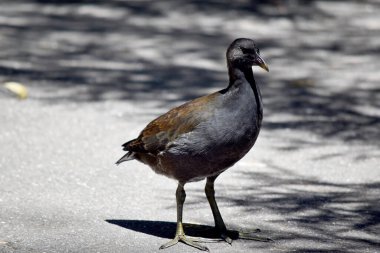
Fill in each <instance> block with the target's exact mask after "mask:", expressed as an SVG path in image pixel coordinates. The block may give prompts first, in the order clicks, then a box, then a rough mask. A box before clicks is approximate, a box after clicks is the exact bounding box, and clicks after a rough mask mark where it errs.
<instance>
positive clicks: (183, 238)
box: [160, 235, 210, 251]
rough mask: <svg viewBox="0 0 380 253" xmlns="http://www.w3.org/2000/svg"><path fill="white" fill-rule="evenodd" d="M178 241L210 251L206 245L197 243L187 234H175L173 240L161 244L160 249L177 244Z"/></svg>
mask: <svg viewBox="0 0 380 253" xmlns="http://www.w3.org/2000/svg"><path fill="white" fill-rule="evenodd" d="M178 242H182V243H184V244H186V245H189V246H191V247H194V248H197V249H199V250H202V251H210V250H209V249H208V248H207V247H206V246H203V245H201V244H198V243H196V242H195V241H193V240H192V239H190V238H187V237H186V236H185V235H180V236H178V235H177V236H175V237H174V239H173V240H171V241H169V242H167V243H165V244H163V245H161V247H160V249H166V248H169V247H171V246H173V245H176V244H177V243H178Z"/></svg>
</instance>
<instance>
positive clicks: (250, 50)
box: [241, 47, 255, 54]
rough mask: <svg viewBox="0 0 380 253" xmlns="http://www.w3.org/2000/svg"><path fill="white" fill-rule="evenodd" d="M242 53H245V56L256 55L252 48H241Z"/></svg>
mask: <svg viewBox="0 0 380 253" xmlns="http://www.w3.org/2000/svg"><path fill="white" fill-rule="evenodd" d="M241 51H242V52H243V53H244V54H252V53H254V52H255V51H254V50H252V49H250V48H243V47H242V48H241Z"/></svg>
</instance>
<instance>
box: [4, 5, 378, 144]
mask: <svg viewBox="0 0 380 253" xmlns="http://www.w3.org/2000/svg"><path fill="white" fill-rule="evenodd" d="M12 3H13V2H12V1H9V3H8V1H5V2H2V4H1V8H0V14H1V15H4V19H2V21H1V22H0V34H2V36H3V37H2V43H1V44H0V50H1V52H2V53H1V55H0V81H8V80H11V81H21V82H23V83H24V84H26V85H27V87H30V90H31V91H30V93H31V95H30V99H36V100H38V101H44V102H47V103H50V104H55V103H67V102H76V103H94V102H104V101H129V102H134V101H140V102H141V101H156V102H157V103H158V104H159V105H160V106H161V107H163V108H165V109H167V108H170V107H172V106H174V105H177V104H179V103H181V102H183V101H186V100H190V99H192V98H195V97H197V96H200V95H204V94H208V93H210V91H211V90H215V91H216V90H218V89H222V88H224V87H225V86H226V85H227V72H226V67H225V58H224V53H225V50H226V47H227V46H228V44H229V43H230V42H231V41H232V40H233V39H234V38H236V36H243V35H244V36H246V37H257V40H258V45H259V47H260V49H261V52H262V55H263V57H264V58H265V59H267V61H268V63H269V65H270V68H271V72H270V73H269V75H261V74H258V75H257V79H258V82H259V83H260V84H262V85H261V87H262V93H263V98H264V105H265V117H266V118H265V121H264V127H265V128H266V129H267V130H270V131H276V130H281V129H292V130H300V131H307V132H311V133H313V134H317V135H319V136H322V137H324V138H335V139H339V140H343V141H345V142H353V143H355V142H357V143H365V144H371V145H374V146H379V145H380V144H379V143H380V142H378V141H377V140H378V139H380V132H379V131H378V129H379V128H380V115H379V113H378V108H379V106H380V102H379V101H380V90H379V89H378V88H377V86H376V85H377V82H378V79H379V78H378V77H377V76H376V75H374V74H373V73H374V72H373V71H375V69H377V67H376V66H377V65H374V63H375V62H376V54H377V52H378V50H377V47H376V43H374V42H373V41H374V39H375V37H374V34H373V33H371V29H372V28H371V23H369V24H368V27H367V26H365V23H363V22H362V23H361V24H363V27H362V29H357V28H356V27H357V25H356V23H351V20H354V21H355V19H357V20H361V15H362V16H363V17H366V16H368V15H369V14H370V13H369V14H368V13H367V12H365V10H367V9H365V8H364V7H363V9H361V5H358V4H357V3H356V1H345V3H347V4H345V6H351V7H350V8H351V9H352V10H355V11H354V12H353V13H357V15H356V16H355V15H350V14H349V13H350V10H351V9H347V8H348V7H346V9H345V10H346V12H347V13H348V14H346V15H348V16H349V17H350V22H346V23H347V24H346V25H345V26H344V27H341V25H340V24H341V23H342V22H345V18H346V16H345V15H342V14H340V13H336V12H333V11H331V10H332V7H334V5H338V7H339V6H340V5H339V4H341V1H331V2H329V3H327V2H326V1H248V0H247V1H238V2H236V3H233V4H230V5H228V7H229V8H227V7H226V5H225V4H222V3H221V2H218V1H202V2H199V1H189V2H187V3H186V4H184V3H178V2H176V1H152V2H150V3H149V4H146V2H141V3H140V2H128V1H95V2H94V1H91V4H89V3H90V1H72V0H69V1H55V0H39V1H25V2H22V1H21V2H20V3H24V4H19V5H17V4H12ZM294 3H296V5H294ZM367 4H368V5H369V6H372V7H373V8H378V7H379V6H378V5H377V4H375V3H372V2H371V1H368V3H367ZM330 5H332V7H331V6H330ZM367 14H368V15H367ZM326 38H328V39H326ZM272 66H273V72H272ZM362 66H363V67H364V66H368V68H369V69H367V68H363V67H362ZM356 68H358V71H357V73H355V72H353V71H352V69H356ZM372 68H373V69H374V70H372ZM336 87H338V88H336ZM34 91H36V92H34ZM38 91H40V92H38ZM35 94H37V95H35ZM158 98H159V99H158Z"/></svg>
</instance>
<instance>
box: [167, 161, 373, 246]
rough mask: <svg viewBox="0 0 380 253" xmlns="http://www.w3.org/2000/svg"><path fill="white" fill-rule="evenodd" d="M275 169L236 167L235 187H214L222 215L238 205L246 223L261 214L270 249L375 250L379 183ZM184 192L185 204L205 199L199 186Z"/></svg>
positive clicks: (226, 185)
mask: <svg viewBox="0 0 380 253" xmlns="http://www.w3.org/2000/svg"><path fill="white" fill-rule="evenodd" d="M274 170H275V172H254V171H251V172H246V171H249V170H248V169H247V170H246V171H239V172H238V173H235V174H234V177H236V178H231V180H230V181H231V182H237V181H238V182H239V184H238V185H237V184H233V183H231V184H228V182H225V183H224V186H223V189H221V190H219V189H218V186H217V185H216V192H217V196H216V198H217V201H218V204H219V205H220V210H221V212H222V214H223V209H225V208H232V207H233V208H237V207H238V208H239V210H240V211H239V217H241V218H242V219H243V218H244V217H252V219H251V222H252V223H255V222H259V220H255V217H257V215H259V216H260V215H262V214H263V213H265V214H266V220H265V221H260V222H261V224H262V226H265V227H266V228H265V229H264V230H265V233H267V232H268V231H269V235H270V236H269V237H270V238H271V239H273V240H274V241H275V242H276V246H275V247H276V248H278V249H284V250H285V251H291V252H324V250H326V251H329V252H362V250H363V249H366V252H375V251H376V250H377V249H379V247H380V240H379V237H378V231H379V229H380V182H372V183H361V184H359V183H357V184H350V183H330V182H325V181H322V180H318V179H314V178H310V177H307V178H305V177H301V176H299V175H297V174H295V173H294V172H292V171H289V170H286V169H283V168H274ZM252 182H254V183H252ZM188 195H189V196H191V198H192V200H191V201H187V202H186V204H187V205H188V206H189V208H191V206H194V205H197V204H198V203H200V202H202V201H204V192H203V191H201V190H190V191H189V192H188ZM194 196H195V197H194ZM171 208H173V207H171ZM197 208H199V207H197ZM255 214H257V215H255ZM268 217H269V218H268ZM244 220H246V219H244ZM227 223H228V221H227ZM252 247H260V245H256V244H252Z"/></svg>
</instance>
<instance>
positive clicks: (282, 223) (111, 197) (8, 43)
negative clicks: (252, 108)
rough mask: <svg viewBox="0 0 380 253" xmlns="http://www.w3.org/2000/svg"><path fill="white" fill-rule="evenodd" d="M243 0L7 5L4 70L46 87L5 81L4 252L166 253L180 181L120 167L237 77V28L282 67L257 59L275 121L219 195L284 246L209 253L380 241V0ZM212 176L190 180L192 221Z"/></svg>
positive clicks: (0, 41) (366, 246) (1, 43)
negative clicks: (197, 100)
mask: <svg viewBox="0 0 380 253" xmlns="http://www.w3.org/2000/svg"><path fill="white" fill-rule="evenodd" d="M237 2H238V3H236V4H234V5H231V6H226V5H224V4H221V3H220V2H218V1H210V2H207V3H204V1H191V2H187V3H185V2H179V1H178V2H177V1H176V2H175V1H152V2H148V1H139V2H125V1H117V0H113V1H68V0H67V1H58V0H57V1H54V0H50V1H49V0H38V1H30V2H26V1H11V0H5V1H1V3H0V82H5V81H18V82H22V83H24V84H25V85H27V87H28V88H29V92H30V98H29V99H27V100H24V101H19V100H17V99H15V98H12V97H8V96H6V95H4V94H1V93H0V120H1V123H0V144H1V145H0V153H1V156H0V210H1V211H0V252H4V253H5V252H36V253H37V252H38V253H41V252H158V247H159V246H160V245H161V244H163V243H165V242H166V241H167V240H168V239H169V238H171V237H172V235H173V233H174V231H175V223H174V221H175V219H176V218H175V200H174V192H175V188H176V183H175V182H174V181H171V180H169V179H166V178H164V177H161V176H157V175H155V174H154V173H153V172H152V171H151V170H150V169H148V168H147V167H145V166H143V165H141V164H138V163H136V162H130V163H125V164H123V165H121V166H119V167H117V166H115V165H114V162H115V161H116V160H117V159H118V158H119V157H120V156H121V155H122V154H123V152H122V151H121V150H120V145H121V144H122V143H123V142H124V141H127V140H129V139H130V138H132V137H135V136H136V135H137V134H138V133H139V131H140V130H141V129H142V128H143V127H144V126H145V124H146V123H147V122H148V121H150V120H151V119H153V118H154V117H155V116H157V115H159V114H160V113H162V112H165V111H166V110H167V109H168V108H170V107H173V106H174V105H177V104H180V103H182V102H183V101H186V100H188V99H191V98H194V97H196V96H198V95H200V94H207V93H209V92H211V91H214V90H217V89H221V88H223V87H225V86H226V82H227V76H226V70H225V59H224V51H225V49H226V47H227V46H228V44H229V43H230V42H231V41H232V40H233V39H234V38H236V37H253V38H256V39H257V41H258V44H259V46H260V48H261V54H262V56H263V57H264V59H266V60H267V62H268V64H269V66H270V70H271V72H270V73H268V74H266V73H264V72H263V71H260V70H258V69H257V70H255V74H256V78H257V80H258V81H259V83H260V84H261V87H262V93H263V97H264V103H265V115H264V117H265V119H264V126H263V130H262V133H261V135H260V137H259V139H258V142H257V144H256V145H255V147H254V149H253V150H252V151H251V152H250V153H249V154H248V155H247V156H246V157H245V158H244V159H243V160H241V161H240V162H239V163H238V164H236V165H235V166H234V167H233V168H231V169H230V170H228V171H227V172H225V173H224V174H223V175H222V176H221V177H220V178H219V179H218V181H217V185H216V190H217V197H218V201H219V204H220V208H221V212H222V214H223V216H224V219H225V221H226V222H227V225H228V226H229V227H231V228H235V229H246V230H250V229H254V228H256V227H259V228H261V230H262V232H261V235H263V236H269V237H271V238H272V239H274V240H275V242H273V243H262V242H252V241H235V242H234V243H233V245H232V246H229V245H227V244H226V243H212V244H208V247H209V248H210V250H211V251H212V252H379V251H380V239H379V238H380V232H379V231H380V211H379V210H380V202H379V201H380V197H379V196H380V170H379V163H380V150H379V147H380V131H379V129H380V109H379V108H380V89H379V82H380V74H379V72H378V70H379V69H380V62H379V60H378V59H379V52H380V36H379V35H380V17H379V15H378V13H379V11H380V4H379V3H378V1H375V0H373V1H370V0H363V1H298V2H299V3H297V1H290V0H289V1H260V2H259V3H256V4H254V3H252V2H253V1H252V2H249V1H248V0H245V1H244V0H243V1H237ZM303 2H306V3H303ZM203 184H204V182H200V183H193V184H189V185H187V187H186V189H187V190H188V194H187V196H188V197H187V201H186V204H185V213H184V219H185V221H186V222H190V223H196V224H204V225H210V226H211V225H212V214H211V211H210V209H209V207H208V204H207V201H206V198H205V196H204V194H203ZM190 232H191V231H190ZM193 232H194V231H193ZM198 232H199V231H198ZM195 233H197V231H195ZM163 252H197V250H195V249H192V248H189V247H186V246H184V245H182V244H180V245H177V246H175V247H172V248H170V249H167V250H165V251H163Z"/></svg>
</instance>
